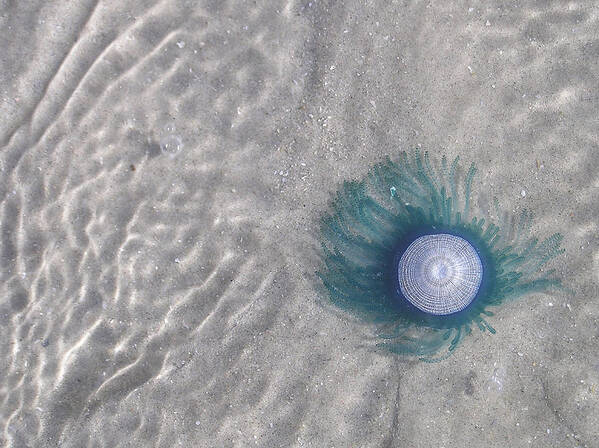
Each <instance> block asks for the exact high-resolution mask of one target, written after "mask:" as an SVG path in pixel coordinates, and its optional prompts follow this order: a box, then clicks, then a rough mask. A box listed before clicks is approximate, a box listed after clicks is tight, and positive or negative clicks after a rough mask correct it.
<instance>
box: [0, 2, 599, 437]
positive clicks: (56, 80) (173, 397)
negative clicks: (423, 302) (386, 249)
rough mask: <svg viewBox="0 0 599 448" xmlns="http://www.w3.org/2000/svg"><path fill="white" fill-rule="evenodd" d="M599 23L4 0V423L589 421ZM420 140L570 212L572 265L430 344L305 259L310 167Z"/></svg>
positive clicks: (192, 430) (377, 8) (236, 427)
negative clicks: (394, 325)
mask: <svg viewBox="0 0 599 448" xmlns="http://www.w3.org/2000/svg"><path fill="white" fill-rule="evenodd" d="M597 30H599V9H598V8H597V3H596V2H594V1H581V2H566V1H522V2H507V1H491V2H483V3H481V2H459V1H448V2H427V1H384V0H376V1H375V0H370V1H358V0H347V1H344V2H332V1H324V0H312V1H308V0H305V1H291V0H288V1H285V0H264V1H250V0H247V1H244V0H236V1H232V0H231V1H228V0H204V1H172V0H168V1H167V0H163V1H161V2H156V1H141V0H132V1H123V2H107V1H105V2H96V1H80V2H73V1H66V0H63V1H55V2H54V1H53V2H47V1H35V0H33V1H10V0H4V1H1V2H0V48H1V50H0V67H1V68H0V116H1V117H2V119H1V120H0V146H1V150H0V180H1V182H0V226H1V232H0V252H1V254H0V278H1V283H0V287H1V295H0V319H1V325H0V428H1V432H0V446H6V447H117V446H119V447H172V446H185V447H246V446H260V447H291V446H312V447H445V448H450V447H466V446H488V447H505V446H510V447H527V446H532V447H560V448H561V447H597V446H599V442H597V440H599V421H598V419H599V357H598V355H597V344H598V342H599V341H598V338H599V330H598V327H597V323H598V319H599V295H598V290H597V282H598V281H599V274H598V272H599V244H598V242H599V241H598V236H597V235H598V232H597V231H598V229H597V226H598V222H599V209H598V204H599V174H598V173H599V138H598V132H599V120H598V117H599V93H598V92H599V90H598V89H599V78H598V75H597V73H599V32H598V31H597ZM414 147H420V148H422V149H428V150H429V151H431V152H433V153H445V154H447V155H448V156H449V157H455V156H456V155H458V154H459V155H461V157H462V160H465V161H471V160H472V161H474V162H476V163H477V165H478V168H479V172H480V175H479V178H478V183H477V184H476V186H475V190H474V192H475V195H477V194H481V195H482V196H480V198H481V199H480V201H479V203H478V207H480V208H481V209H485V208H486V207H488V205H487V204H486V202H484V201H485V197H489V196H490V195H495V196H497V197H498V199H499V200H500V203H501V204H502V206H504V207H505V208H506V209H507V210H510V211H512V210H514V211H516V212H518V211H519V210H521V209H522V208H529V209H532V210H533V211H534V212H535V213H536V216H537V221H536V225H535V228H534V229H535V230H536V231H538V232H541V233H549V232H553V231H561V232H563V233H564V235H565V246H566V250H567V253H566V256H565V257H563V258H562V259H561V260H558V261H556V263H554V265H553V267H555V268H557V269H558V270H559V271H560V272H562V274H563V276H564V278H565V279H566V283H567V285H568V286H569V287H570V288H571V289H572V290H573V294H572V295H569V296H568V295H566V294H561V293H557V294H551V295H539V294H537V295H531V296H529V297H526V298H524V299H523V300H522V301H520V302H517V303H514V304H512V305H509V306H507V307H505V308H503V309H502V312H500V313H498V314H497V315H496V316H495V317H494V318H493V326H494V327H495V328H496V329H497V334H496V335H494V336H489V335H488V334H482V333H479V334H475V335H474V336H473V337H471V338H469V339H468V340H466V342H465V343H464V345H463V346H462V347H461V349H460V350H459V351H458V352H457V353H456V354H455V355H454V356H453V357H451V358H449V359H448V360H446V361H443V362H441V363H438V364H426V363H421V362H413V361H406V360H402V359H398V358H396V357H394V356H390V355H387V354H385V353H381V352H380V351H377V350H373V348H372V345H373V344H372V342H373V341H372V332H371V330H370V329H369V328H368V327H367V326H364V325H361V324H359V323H358V322H356V321H354V320H352V319H351V318H350V317H348V316H346V315H343V314H341V313H335V312H332V311H331V310H329V309H326V308H323V307H322V306H321V304H320V301H321V294H320V293H319V291H318V282H317V281H316V279H315V276H314V271H315V270H316V268H317V265H318V247H319V246H318V244H319V243H318V233H317V229H318V218H319V216H320V214H321V213H322V212H323V211H324V210H326V208H327V205H328V200H329V198H330V194H331V193H332V192H333V191H335V189H336V188H337V187H338V186H339V183H340V182H341V181H342V180H345V179H355V178H359V177H360V176H362V175H363V174H365V173H366V171H367V169H368V167H369V166H370V165H371V164H372V163H375V162H377V161H380V160H381V158H382V157H383V156H385V155H389V156H391V157H394V156H396V155H397V154H398V151H400V150H404V149H410V148H414ZM485 195H486V196H485Z"/></svg>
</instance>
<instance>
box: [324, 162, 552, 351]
mask: <svg viewBox="0 0 599 448" xmlns="http://www.w3.org/2000/svg"><path fill="white" fill-rule="evenodd" d="M459 170H460V161H459V157H456V158H455V160H454V161H453V162H452V163H451V165H449V166H448V162H447V159H446V157H443V158H442V159H441V163H440V167H439V168H438V169H437V170H435V169H434V168H433V164H432V163H431V160H430V157H429V155H428V153H426V152H425V153H420V152H418V151H415V152H413V153H412V154H411V155H408V154H407V153H402V154H401V155H400V157H399V160H398V162H397V163H395V162H392V161H391V160H390V159H387V160H385V161H384V162H382V163H379V164H377V165H375V166H374V167H373V168H372V169H371V170H370V172H369V173H368V175H367V176H366V178H365V179H364V180H362V181H360V182H355V181H354V182H345V183H344V184H343V186H342V188H341V189H340V191H339V192H338V193H337V195H336V197H335V198H334V200H333V201H332V205H331V209H330V211H329V212H327V213H326V214H325V215H324V216H323V217H322V222H321V234H322V266H321V268H320V270H319V271H318V272H317V275H318V277H319V278H320V279H321V280H322V284H323V285H324V287H325V289H326V290H327V291H328V296H329V298H330V300H331V302H332V303H333V304H334V305H336V306H338V307H340V308H341V309H343V310H346V311H348V312H351V313H353V314H354V315H357V316H359V317H360V318H362V319H364V320H366V321H368V322H371V323H372V324H373V325H375V326H376V329H377V330H376V331H377V334H378V337H379V342H378V344H377V345H378V346H379V347H381V348H384V349H386V350H389V351H391V352H393V353H397V354H401V355H411V356H417V357H419V358H420V359H422V360H424V361H438V360H441V359H444V358H446V357H447V356H449V355H451V354H452V353H453V352H454V351H455V349H456V348H457V347H458V346H459V345H460V343H461V342H462V341H463V340H464V338H465V337H466V336H468V335H469V334H470V333H471V332H472V328H479V329H480V330H481V331H487V330H488V331H489V332H491V333H495V329H494V328H493V327H492V326H491V324H489V322H487V320H486V317H490V316H493V313H492V312H491V311H490V310H489V309H488V308H489V307H497V306H499V305H501V304H502V303H504V302H506V301H507V300H510V299H513V298H517V297H520V296H522V295H524V294H528V293H531V292H535V291H546V290H548V289H550V288H561V281H560V279H559V278H558V277H557V276H556V275H555V271H554V270H549V271H543V267H544V266H545V264H546V263H548V262H549V261H550V260H551V259H553V258H554V257H556V256H557V255H559V254H561V253H563V249H562V248H561V247H560V246H561V242H562V235H560V234H559V233H555V234H553V235H551V236H549V237H548V238H546V239H544V240H543V241H541V242H539V239H538V238H535V237H533V236H530V228H531V225H532V214H531V213H530V212H528V211H526V210H524V211H523V212H522V213H521V214H520V217H519V220H518V224H517V225H516V228H515V232H513V233H514V234H513V235H511V236H510V237H509V238H508V237H507V234H508V229H506V228H505V227H506V224H505V223H501V224H500V225H497V224H494V223H492V222H489V220H488V219H487V220H486V219H485V218H482V217H477V216H473V217H470V215H471V213H472V210H471V202H470V195H471V188H472V183H473V180H474V177H475V174H476V167H475V165H474V164H471V165H470V167H469V169H468V171H467V172H466V175H465V177H464V180H463V183H462V184H461V185H460V184H459V182H458V172H459ZM494 205H495V210H496V212H497V214H498V216H499V215H500V208H499V204H498V201H497V200H496V199H495V201H494ZM502 227H504V228H502ZM431 233H449V234H453V235H457V236H460V237H462V238H464V239H466V240H468V241H469V242H470V243H471V244H472V245H473V246H474V247H475V249H476V250H477V252H478V254H479V256H480V257H481V260H482V263H483V272H484V274H483V281H482V284H481V287H480V289H479V291H478V294H477V296H476V298H475V299H474V301H473V302H472V303H471V304H470V305H469V306H468V307H467V308H465V309H464V310H462V311H460V312H458V313H454V314H450V315H446V316H433V315H429V314H426V313H423V312H421V311H419V310H417V309H414V308H413V307H410V306H409V305H408V304H407V303H406V301H405V299H403V297H401V293H400V292H399V291H398V288H397V278H396V277H397V270H396V268H397V264H396V261H397V257H398V254H399V255H401V253H402V251H403V250H404V249H405V248H406V247H407V246H408V245H409V244H410V243H411V242H412V241H414V239H416V238H417V237H419V236H422V235H425V234H431ZM442 352H444V353H442Z"/></svg>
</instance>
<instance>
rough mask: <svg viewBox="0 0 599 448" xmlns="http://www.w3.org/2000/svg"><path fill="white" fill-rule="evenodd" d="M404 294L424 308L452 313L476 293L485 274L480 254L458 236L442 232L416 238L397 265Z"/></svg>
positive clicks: (421, 308)
mask: <svg viewBox="0 0 599 448" xmlns="http://www.w3.org/2000/svg"><path fill="white" fill-rule="evenodd" d="M397 275H398V280H399V288H400V290H401V293H402V294H403V296H404V297H405V298H406V300H408V301H409V302H410V303H411V304H412V305H414V306H415V307H416V308H418V309H419V310H421V311H424V312H425V313H429V314H435V315H446V314H452V313H455V312H458V311H461V310H463V309H464V308H466V307H467V306H468V305H469V304H470V303H471V302H472V301H473V300H474V298H475V297H476V294H477V293H478V289H479V288H480V284H481V281H482V276H483V267H482V263H481V260H480V257H479V256H478V254H477V253H476V250H475V249H474V247H472V245H471V244H470V243H469V242H468V241H466V240H465V239H464V238H460V237H459V236H455V235H449V234H445V233H440V234H436V235H425V236H421V237H420V238H418V239H416V240H414V241H413V242H412V244H410V245H409V246H408V248H407V249H406V251H405V252H404V253H403V254H402V256H401V259H400V260H399V264H398V266H397Z"/></svg>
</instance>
